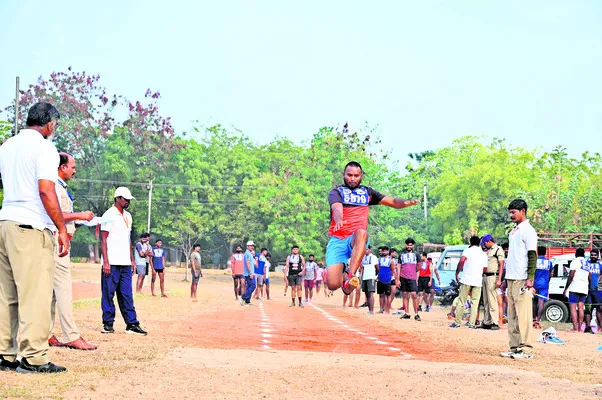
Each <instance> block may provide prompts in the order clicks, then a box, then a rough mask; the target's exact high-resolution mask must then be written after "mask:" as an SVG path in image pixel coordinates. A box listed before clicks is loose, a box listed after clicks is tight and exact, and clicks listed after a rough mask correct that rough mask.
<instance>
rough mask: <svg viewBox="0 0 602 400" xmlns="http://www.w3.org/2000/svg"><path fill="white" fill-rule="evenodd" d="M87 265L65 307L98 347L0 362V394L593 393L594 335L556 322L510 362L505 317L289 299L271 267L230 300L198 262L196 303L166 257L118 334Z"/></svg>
mask: <svg viewBox="0 0 602 400" xmlns="http://www.w3.org/2000/svg"><path fill="white" fill-rule="evenodd" d="M99 271H100V267H99V266H94V265H86V264H77V265H76V266H75V267H74V269H73V280H74V297H75V298H76V299H77V300H76V303H75V310H74V313H75V317H76V320H77V322H78V324H79V327H80V329H81V331H82V335H83V336H84V338H86V339H87V340H89V341H91V342H93V343H96V344H98V345H99V349H98V350H97V351H94V352H78V351H75V350H68V349H57V348H52V349H51V350H50V355H51V359H52V361H53V362H55V363H58V364H60V365H64V366H66V367H67V368H68V369H69V372H67V373H65V374H60V375H55V376H40V375H35V376H30V375H20V374H17V373H11V372H2V373H0V376H2V379H0V398H69V399H71V398H99V399H113V398H134V399H137V398H140V399H151V398H152V399H154V398H167V399H172V398H173V399H176V398H177V399H183V398H210V399H230V398H245V399H247V398H251V399H255V398H257V399H266V398H269V399H272V398H273V399H286V398H300V397H301V396H303V397H311V398H324V399H340V398H342V397H345V398H351V399H383V398H389V397H392V396H395V397H398V398H399V397H400V398H410V397H412V398H424V397H431V396H445V398H461V397H468V396H470V397H480V398H487V399H495V398H499V399H506V398H518V399H521V398H528V397H530V398H565V399H569V398H592V397H596V396H602V386H600V385H599V384H600V383H601V382H602V369H601V368H600V366H601V365H602V352H598V351H596V348H597V347H598V346H599V345H600V344H602V335H600V334H598V335H586V334H572V333H569V332H566V330H567V329H568V326H561V327H558V326H557V329H558V330H559V336H560V337H561V338H562V339H564V340H566V344H565V345H564V346H554V345H544V344H539V343H537V344H536V347H535V352H536V356H535V357H536V358H535V359H534V360H522V361H513V360H508V359H502V358H501V357H499V355H498V354H499V352H500V351H502V350H505V349H506V347H507V331H506V330H505V329H502V330H500V331H497V332H495V331H482V330H469V329H467V328H463V329H449V328H448V327H447V326H448V320H447V318H446V316H445V314H446V313H447V312H448V310H447V309H442V308H440V307H437V306H436V307H435V309H434V310H433V311H432V312H430V313H422V319H423V320H422V321H421V322H417V321H414V320H400V319H398V318H396V317H394V316H391V315H374V316H368V315H366V314H365V313H366V310H365V309H362V308H360V309H348V308H345V309H343V308H342V307H341V304H342V294H341V293H340V291H339V292H337V293H336V294H335V295H334V296H333V297H331V298H325V297H324V296H323V293H320V294H319V295H317V296H315V297H314V301H313V303H312V304H311V305H308V304H307V305H306V306H305V308H303V309H301V308H298V307H295V308H290V307H289V306H288V305H289V302H290V297H286V298H285V297H284V296H283V284H282V279H281V277H280V276H272V279H271V280H272V288H271V295H272V300H269V301H268V300H264V301H262V302H258V301H257V302H255V303H256V304H257V305H256V306H255V307H241V306H240V305H239V304H238V303H237V302H235V300H234V294H233V290H232V279H231V277H230V276H228V275H226V274H225V273H224V271H206V272H205V277H204V278H203V279H202V280H201V283H200V284H199V296H200V298H199V300H200V301H199V302H198V303H193V302H191V301H190V299H189V298H188V295H189V284H188V283H186V282H182V279H183V277H184V270H183V269H168V270H167V274H166V276H167V283H166V288H167V292H168V295H169V298H168V299H161V298H160V297H152V296H150V289H149V287H148V285H149V282H148V278H147V282H146V286H145V288H144V293H145V294H143V295H138V296H136V299H135V303H136V309H137V312H138V317H139V319H140V321H141V324H142V326H143V327H144V328H145V329H146V330H147V331H148V332H149V335H148V336H146V337H140V336H133V335H126V334H125V333H124V329H125V324H124V323H123V320H122V319H121V317H120V315H119V313H118V316H117V320H116V323H115V329H116V333H115V334H112V335H103V334H101V333H100V328H101V327H102V324H101V318H100V317H101V312H100V301H99V296H100V285H99V279H100V272H99ZM289 293H290V292H289ZM395 303H397V307H398V306H399V303H400V300H396V301H395ZM395 303H394V306H395V305H396V304H395ZM544 325H545V324H544ZM57 329H60V327H57Z"/></svg>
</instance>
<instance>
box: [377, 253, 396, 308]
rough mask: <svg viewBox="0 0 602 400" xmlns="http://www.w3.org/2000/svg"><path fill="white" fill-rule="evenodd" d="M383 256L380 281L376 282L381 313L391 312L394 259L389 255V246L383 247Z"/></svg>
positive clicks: (379, 265)
mask: <svg viewBox="0 0 602 400" xmlns="http://www.w3.org/2000/svg"><path fill="white" fill-rule="evenodd" d="M382 254H383V255H382V257H380V258H379V259H378V282H377V283H376V293H377V294H378V296H379V300H380V311H379V312H378V313H379V314H383V313H387V314H389V313H390V312H391V298H390V296H391V277H393V276H394V274H393V273H392V267H393V263H394V261H393V259H392V258H391V256H390V255H389V247H388V246H383V247H382Z"/></svg>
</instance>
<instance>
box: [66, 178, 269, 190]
mask: <svg viewBox="0 0 602 400" xmlns="http://www.w3.org/2000/svg"><path fill="white" fill-rule="evenodd" d="M77 182H87V183H106V184H110V185H119V186H138V187H146V186H148V182H143V183H141V182H119V181H105V180H101V179H85V178H82V179H79V178H78V179H77ZM153 186H154V187H163V188H172V187H181V188H192V189H240V188H244V189H261V188H262V186H244V185H219V186H218V185H183V184H176V183H153Z"/></svg>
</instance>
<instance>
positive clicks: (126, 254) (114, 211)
mask: <svg viewBox="0 0 602 400" xmlns="http://www.w3.org/2000/svg"><path fill="white" fill-rule="evenodd" d="M113 198H114V199H115V204H114V205H113V207H111V208H109V209H108V210H107V211H106V212H105V213H104V214H103V216H102V219H103V220H104V223H103V224H102V225H101V228H100V229H101V239H102V241H101V250H102V280H101V289H102V298H101V307H102V325H103V328H102V331H101V332H102V333H114V332H115V330H114V329H113V323H114V322H115V303H114V302H113V297H115V294H117V300H118V303H119V310H120V311H121V315H122V316H123V319H124V320H125V323H126V328H125V332H126V333H132V334H136V335H146V332H145V331H144V330H143V329H142V328H141V327H140V323H139V322H138V319H137V317H136V309H135V308H134V296H133V294H132V274H133V273H134V271H135V270H136V263H135V261H134V252H133V251H132V246H131V239H130V234H131V231H132V216H131V215H130V213H129V212H127V211H126V210H125V209H126V208H128V207H129V206H130V200H132V199H133V198H134V196H132V193H130V190H129V189H128V188H126V187H118V188H117V189H115V194H114V196H113Z"/></svg>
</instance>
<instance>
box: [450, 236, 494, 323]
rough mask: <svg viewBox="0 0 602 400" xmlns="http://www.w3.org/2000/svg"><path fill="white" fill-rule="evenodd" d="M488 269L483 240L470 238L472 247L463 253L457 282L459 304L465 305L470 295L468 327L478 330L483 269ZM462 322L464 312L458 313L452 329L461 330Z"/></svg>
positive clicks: (475, 237) (457, 272)
mask: <svg viewBox="0 0 602 400" xmlns="http://www.w3.org/2000/svg"><path fill="white" fill-rule="evenodd" d="M485 268H487V253H485V252H484V251H483V249H481V238H480V237H478V236H473V237H471V238H470V247H469V248H467V249H466V250H464V251H463V252H462V258H460V262H459V263H458V268H457V269H456V281H458V282H460V293H459V295H458V298H459V300H458V304H462V305H463V304H465V303H466V299H467V298H468V293H470V320H469V323H468V327H469V328H472V329H476V328H477V326H476V319H477V312H478V311H479V300H480V299H481V287H482V286H483V269H485ZM461 271H462V272H463V273H462V279H460V272H461ZM461 322H462V310H458V311H457V312H456V320H455V321H454V322H453V323H452V324H451V325H450V328H459V327H460V326H461V325H460V323H461Z"/></svg>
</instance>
